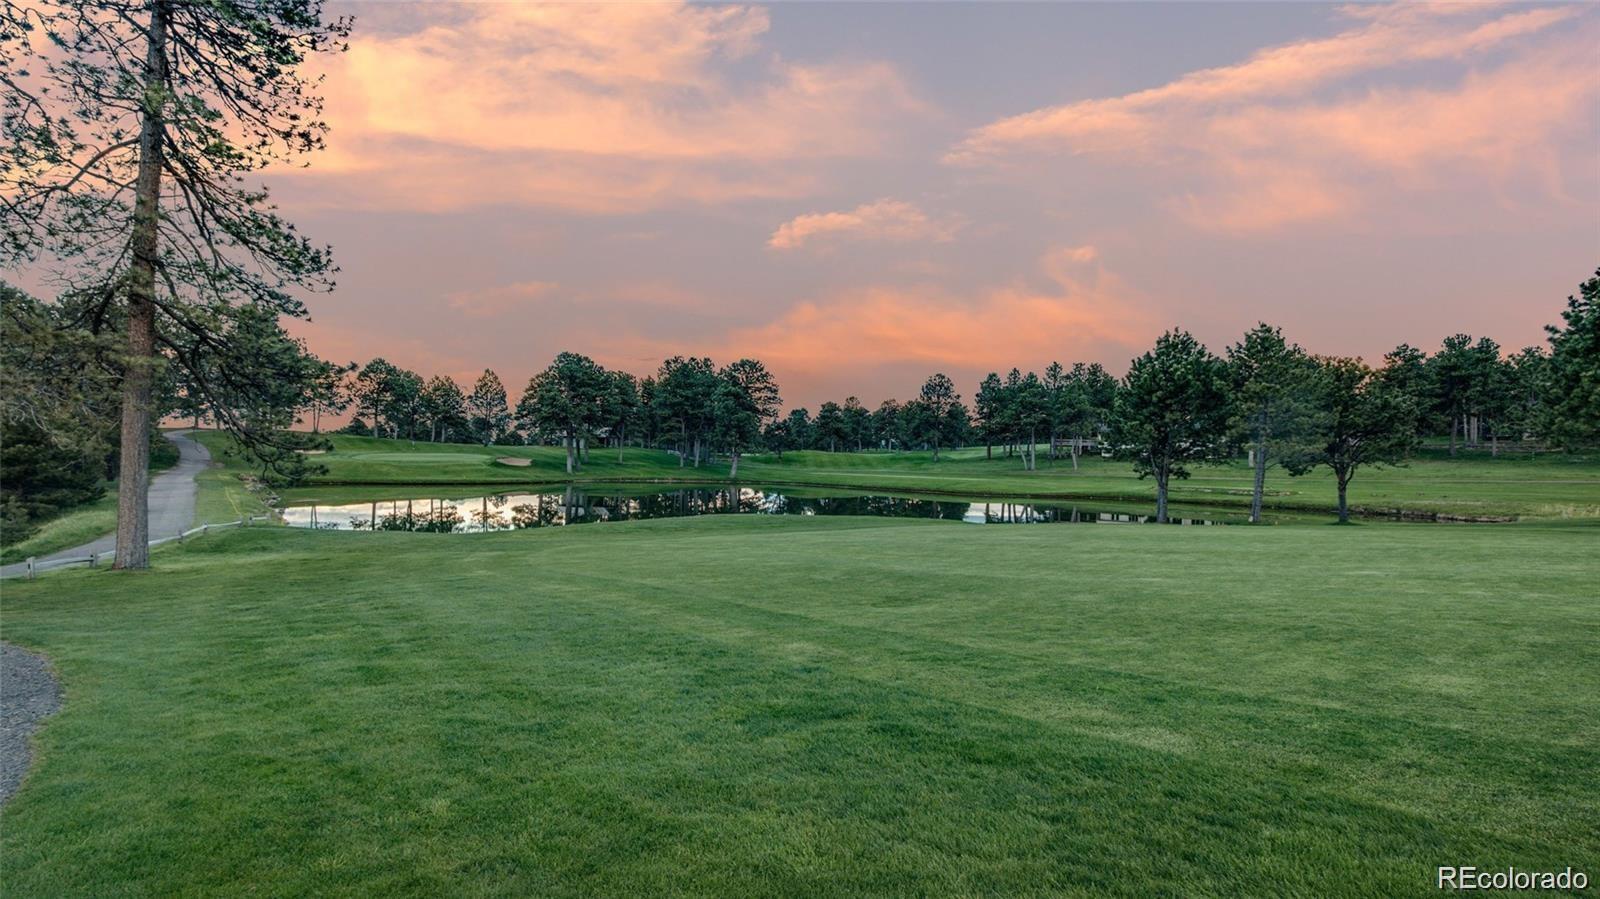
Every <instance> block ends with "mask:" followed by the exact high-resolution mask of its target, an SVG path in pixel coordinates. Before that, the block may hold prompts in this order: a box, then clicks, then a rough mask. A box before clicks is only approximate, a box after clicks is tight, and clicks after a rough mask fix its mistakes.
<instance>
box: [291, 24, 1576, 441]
mask: <svg viewBox="0 0 1600 899" xmlns="http://www.w3.org/2000/svg"><path fill="white" fill-rule="evenodd" d="M331 11H332V12H334V13H350V14H353V15H355V16H356V18H357V22H356V32H355V35H354V37H353V38H352V43H351V49H350V51H349V52H348V53H347V54H344V55H343V56H341V57H339V58H337V59H335V60H332V61H331V62H329V63H328V64H327V66H326V67H327V75H328V80H327V83H326V91H327V94H328V108H327V118H328V121H329V122H330V124H331V126H332V128H333V132H332V135H331V136H330V140H329V143H330V148H329V150H328V151H327V152H326V153H322V154H319V155H317V156H315V157H313V158H312V166H311V167H310V168H309V169H306V170H303V171H296V172H283V173H273V174H272V175H271V177H270V181H269V184H270V185H271V187H272V188H273V191H274V193H275V195H276V197H277V198H278V200H279V202H280V204H281V206H282V207H283V210H284V212H285V213H286V214H287V215H288V216H289V217H290V218H291V219H292V220H294V221H295V222H296V223H297V224H299V225H300V226H301V227H302V228H303V229H304V230H305V231H306V232H308V233H309V234H311V235H312V236H313V237H315V238H316V239H318V240H325V241H328V242H330V243H332V244H333V245H334V248H335V251H336V255H337V260H338V262H339V264H340V265H341V267H342V269H343V271H342V273H341V274H340V276H339V287H338V290H337V291H336V292H335V293H333V294H330V295H326V296H314V297H311V298H310V304H309V305H310V307H311V310H312V315H313V321H312V322H311V323H308V324H303V325H298V326H296V332H297V333H299V334H301V335H303V336H305V337H306V338H307V340H308V341H309V343H310V345H311V347H312V349H313V350H315V351H317V352H318V353H320V354H322V355H324V356H327V357H330V358H333V359H335V360H338V361H348V360H358V361H365V360H366V359H369V358H371V357H373V356H378V355H381V356H384V357H386V358H388V359H389V360H390V361H392V362H395V363H398V364H402V365H405V366H407V367H411V368H414V369H416V370H418V371H420V372H422V373H423V374H425V375H426V374H435V373H444V374H450V375H453V376H455V377H456V378H457V379H458V380H462V381H464V382H467V383H470V381H471V379H472V378H473V377H475V376H476V374H477V372H479V371H481V370H482V369H483V367H484V366H489V367H492V368H494V369H495V370H496V371H498V372H499V373H500V374H501V376H502V378H503V379H504V380H505V381H506V383H507V386H508V387H509V388H510V389H511V390H512V393H513V399H514V398H515V395H516V394H517V393H519V392H520V390H521V387H522V385H523V383H524V382H525V381H526V379H527V378H528V376H529V375H531V374H532V373H533V372H534V371H535V370H537V369H538V368H541V367H542V366H544V365H545V364H546V363H547V362H548V361H549V359H550V358H551V357H552V356H553V355H554V354H555V353H556V352H558V351H560V350H563V349H572V350H576V351H580V352H584V353H587V354H589V355H592V356H594V357H595V358H596V359H598V360H599V361H600V362H601V363H603V364H605V365H607V366H614V367H619V368H623V369H626V370H629V371H633V372H635V373H638V374H646V373H649V372H652V371H653V370H654V369H655V368H656V366H657V365H658V364H659V362H660V360H661V359H662V358H663V357H664V356H667V355H671V354H675V353H685V354H691V353H692V354H695V355H710V356H712V357H713V358H714V359H716V360H717V361H719V362H723V361H729V360H731V359H733V358H736V357H738V356H745V355H749V356H755V357H757V358H760V359H763V360H764V361H766V362H767V364H768V365H769V366H770V367H771V368H773V369H774V370H775V371H776V373H777V375H778V377H779V380H780V382H781V384H782V386H783V392H784V398H785V400H786V403H787V405H790V406H795V405H807V406H810V407H811V408H812V409H815V407H816V405H817V404H818V403H819V402H821V401H822V400H824V399H842V398H843V397H844V396H845V395H846V394H856V395H858V396H860V397H861V399H862V400H863V401H864V402H867V403H868V404H869V405H875V404H876V403H877V402H878V401H879V400H882V399H884V398H887V397H891V396H892V397H897V398H901V399H904V398H906V397H907V396H909V395H911V394H912V393H913V392H914V391H915V389H916V386H917V385H918V384H920V383H921V381H922V379H923V378H924V377H925V376H926V375H927V374H928V373H930V372H932V371H935V370H943V371H946V372H947V373H949V374H950V375H951V376H953V377H955V378H956V380H957V383H958V385H959V386H960V388H961V392H962V393H963V395H965V396H969V397H970V395H971V392H972V390H973V388H974V385H975V383H976V381H977V379H978V378H979V377H981V375H982V374H983V373H984V372H986V371H989V370H991V369H999V370H1001V371H1004V370H1005V369H1008V368H1010V367H1011V366H1013V365H1016V366H1021V367H1023V368H1024V369H1027V368H1039V367H1042V366H1044V365H1046V364H1048V363H1049V362H1050V361H1051V360H1053V359H1059V360H1061V361H1063V362H1066V363H1070V362H1073V361H1079V360H1083V361H1099V362H1103V363H1105V364H1106V365H1107V366H1108V367H1110V368H1111V369H1112V370H1113V371H1114V372H1117V373H1121V372H1122V371H1123V370H1124V369H1125V367H1126V364H1127V360H1128V359H1129V358H1130V357H1131V356H1133V355H1136V354H1137V353H1138V352H1141V351H1143V350H1144V349H1145V348H1147V347H1148V346H1149V345H1150V344H1151V342H1152V341H1153V340H1154V338H1155V337H1156V335H1157V334H1159V333H1160V332H1161V331H1162V330H1164V329H1166V328H1168V327H1171V326H1173V325H1181V326H1183V327H1185V328H1188V329H1190V330H1191V331H1193V332H1194V333H1195V334H1196V335H1197V336H1198V337H1200V338H1201V339H1202V340H1203V341H1205V342H1206V343H1207V344H1208V345H1209V346H1211V347H1212V349H1214V350H1217V351H1220V350H1222V348H1223V347H1224V346H1225V345H1226V344H1227V343H1228V342H1230V341H1231V340H1233V339H1235V338H1236V337H1237V335H1238V334H1240V333H1241V332H1242V331H1243V330H1244V329H1246V328H1247V327H1249V326H1251V325H1253V324H1254V323H1255V322H1256V321H1258V320H1266V321H1268V322H1271V323H1274V324H1278V325H1281V326H1282V327H1283V328H1284V329H1285V331H1286V333H1287V334H1288V335H1289V336H1290V337H1292V338H1293V339H1295V340H1297V341H1299V342H1300V343H1301V344H1303V345H1304V346H1306V347H1307V348H1308V349H1311V350H1313V351H1315V352H1322V353H1348V354H1360V355H1364V356H1367V357H1368V358H1373V359H1375V358H1376V357H1378V356H1381V354H1382V353H1383V352H1384V351H1385V350H1387V349H1389V348H1391V347H1392V346H1393V345H1394V344H1396V343H1398V342H1400V341H1409V342H1411V343H1414V344H1419V345H1423V346H1426V347H1428V348H1430V349H1431V348H1433V347H1435V346H1437V344H1438V342H1439V339H1440V338H1441V337H1443V336H1444V335H1446V334H1449V333H1454V332H1456V331H1466V332H1469V333H1472V334H1474V335H1481V334H1486V335H1488V336H1491V337H1494V338H1495V339H1497V340H1499V341H1500V342H1501V343H1502V344H1504V345H1506V346H1507V347H1508V349H1516V348H1518V347H1521V346H1523V345H1527V344H1531V343H1536V342H1540V341H1541V340H1542V337H1543V333H1542V326H1543V325H1544V324H1546V323H1547V322H1550V321H1553V320H1555V319H1556V318H1557V315H1558V312H1559V309H1560V307H1561V301H1562V298H1563V297H1565V296H1566V295H1567V294H1568V293H1571V292H1573V291H1574V290H1575V287H1576V285H1577V283H1578V282H1579V281H1581V280H1583V279H1584V278H1585V277H1586V276H1588V275H1589V274H1590V273H1592V272H1593V271H1594V269H1595V266H1596V265H1597V264H1600V66H1597V65H1595V59H1596V57H1597V50H1600V9H1597V8H1596V7H1594V6H1578V5H1567V6H1535V5H1526V4H1511V5H1503V6H1482V5H1477V6H1466V5H1449V6H1434V7H1413V6H1403V7H1375V6H1360V7H1348V6H1321V5H1314V4H1304V3H1292V4H1291V3H1284V4H1232V5H1216V6H1213V5H1206V4H1196V3H1186V4H1176V5H1158V4H1126V5H1110V4H1095V5H1087V4H1084V5H1047V4H1027V5H998V4H982V5H978V4H920V5H895V4H831V3H795V4H787V5H779V6H770V7H760V6H740V7H723V6H704V5H694V6H671V5H663V6H645V5H635V4H611V5H593V6H556V7H541V6H533V5H528V4H520V3H496V4H479V5H461V6H454V5H446V4H433V3H430V4H419V5H403V4H395V3H359V4H341V5H338V6H335V7H332V9H331Z"/></svg>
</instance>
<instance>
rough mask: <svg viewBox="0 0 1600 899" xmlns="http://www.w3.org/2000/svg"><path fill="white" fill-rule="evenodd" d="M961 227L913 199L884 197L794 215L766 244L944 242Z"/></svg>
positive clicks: (777, 246) (795, 246) (790, 247)
mask: <svg viewBox="0 0 1600 899" xmlns="http://www.w3.org/2000/svg"><path fill="white" fill-rule="evenodd" d="M959 229H960V222H959V221H958V220H956V219H953V218H947V219H934V218H931V217H929V216H928V214H927V213H925V212H923V211H922V210H921V209H920V208H918V207H917V206H916V205H915V204H913V203H907V202H905V201H903V200H892V199H887V198H885V199H882V200H877V201H874V202H871V203H863V204H861V205H860V206H857V207H856V208H854V209H851V210H849V211H846V212H814V213H808V214H806V215H799V216H795V217H794V218H792V219H790V220H789V221H787V222H784V223H783V224H782V225H779V226H778V229H777V230H776V231H774V232H772V237H771V238H770V239H768V240H767V246H769V247H772V248H773V249H775V250H795V249H799V248H800V247H802V246H805V245H806V243H808V242H814V241H816V240H819V239H825V238H827V237H830V236H831V237H849V238H855V239H862V240H881V241H889V242H893V243H910V242H916V241H933V242H937V243H943V242H948V241H950V240H953V239H955V234H956V231H957V230H959Z"/></svg>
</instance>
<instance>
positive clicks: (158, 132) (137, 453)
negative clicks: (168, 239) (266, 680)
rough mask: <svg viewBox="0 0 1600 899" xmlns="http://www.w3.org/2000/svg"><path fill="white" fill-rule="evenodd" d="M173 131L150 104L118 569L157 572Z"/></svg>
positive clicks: (161, 72)
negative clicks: (153, 520)
mask: <svg viewBox="0 0 1600 899" xmlns="http://www.w3.org/2000/svg"><path fill="white" fill-rule="evenodd" d="M167 16H168V10H167V4H166V3H165V2H156V3H152V4H151V9H150V26H149V28H148V30H147V32H146V35H147V36H146V40H147V42H148V43H147V46H146V48H145V73H144V77H145V84H146V85H147V99H146V101H145V102H146V103H147V104H153V103H159V102H160V101H158V100H157V99H156V98H157V97H159V96H161V95H163V94H164V93H165V84H166V80H167ZM164 133H165V129H164V124H163V121H162V109H161V107H160V106H159V105H156V106H154V108H152V107H150V106H146V108H145V110H144V112H143V117H142V119H141V122H140V127H139V174H138V177H137V180H136V182H135V186H134V206H133V235H132V239H131V249H132V251H133V264H132V266H131V267H130V270H129V272H128V358H127V360H126V367H125V369H124V372H123V378H122V436H121V455H120V466H121V468H120V471H119V472H118V482H117V550H116V552H117V560H116V564H115V567H117V568H122V569H138V568H149V567H150V496H149V491H150V423H151V422H150V420H151V406H152V394H153V387H154V384H155V366H156V308H155V299H156V265H157V262H158V259H159V255H160V249H159V246H158V240H159V233H158V231H157V229H158V227H159V225H160V202H161V167H162V162H163V158H164V150H163V148H162V136H163V134H164Z"/></svg>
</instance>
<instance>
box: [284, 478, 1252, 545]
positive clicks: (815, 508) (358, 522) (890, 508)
mask: <svg viewBox="0 0 1600 899" xmlns="http://www.w3.org/2000/svg"><path fill="white" fill-rule="evenodd" d="M714 514H752V515H867V516H874V517H880V518H936V519H946V520H950V521H964V522H968V523H971V524H1044V523H1052V522H1060V523H1074V524H1150V523H1154V521H1155V516H1153V515H1143V514H1137V513H1131V512H1115V511H1103V510H1099V509H1087V508H1081V507H1078V506H1072V505H1055V504H1042V503H1017V502H968V501H965V500H959V501H957V500H938V499H918V498H913V497H905V496H882V495H868V494H861V495H846V496H795V495H792V494H786V493H782V492H779V491H776V490H758V489H751V488H748V487H743V488H724V489H700V490H663V491H659V492H655V493H644V494H639V493H634V494H629V493H626V492H618V493H610V492H605V491H603V490H595V489H593V488H590V489H580V488H577V487H568V488H566V489H565V490H562V491H560V492H555V493H508V494H496V495H490V496H476V497H471V498H469V499H402V500H380V501H375V502H366V503H351V504H345V505H301V506H289V507H287V508H285V509H284V510H283V511H282V516H283V521H284V523H285V524H287V525H289V526H291V527H304V528H319V529H326V530H374V531H423V532H433V533H441V534H449V533H468V532H484V531H503V530H520V529H523V528H539V527H558V526H563V525H575V524H593V523H597V522H603V521H632V520H637V519H644V518H683V517H687V516H692V515H714ZM1171 523H1172V524H1186V525H1213V524H1220V523H1221V522H1220V521H1216V520H1213V519H1201V518H1174V519H1173V520H1172V522H1171Z"/></svg>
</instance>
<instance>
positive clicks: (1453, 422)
mask: <svg viewBox="0 0 1600 899" xmlns="http://www.w3.org/2000/svg"><path fill="white" fill-rule="evenodd" d="M1460 427H1461V416H1459V415H1453V416H1451V417H1450V455H1452V456H1454V455H1455V454H1456V431H1457V429H1459V428H1460Z"/></svg>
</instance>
